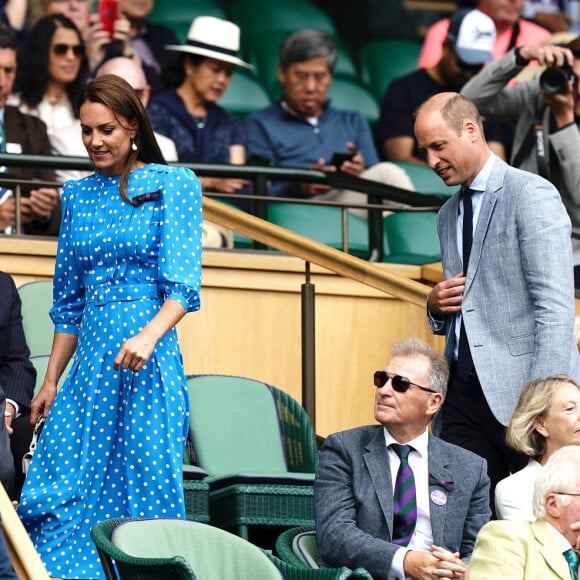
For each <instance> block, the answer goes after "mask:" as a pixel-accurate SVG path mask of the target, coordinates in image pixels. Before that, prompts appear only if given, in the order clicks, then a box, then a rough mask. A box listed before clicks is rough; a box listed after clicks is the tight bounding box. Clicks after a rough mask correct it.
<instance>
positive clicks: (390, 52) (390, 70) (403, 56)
mask: <svg viewBox="0 0 580 580" xmlns="http://www.w3.org/2000/svg"><path fill="white" fill-rule="evenodd" d="M421 46H422V45H421V43H420V42H419V41H416V40H409V39H405V38H379V39H375V40H371V41H369V42H367V43H366V44H364V45H363V46H361V48H360V49H359V51H358V57H359V66H360V74H361V79H362V81H363V82H364V83H365V84H366V85H367V86H368V87H369V88H370V90H371V91H372V93H373V95H374V96H375V98H376V99H377V101H378V102H381V100H382V99H383V95H384V94H385V91H386V90H387V87H388V86H389V83H390V82H391V81H392V80H393V79H395V78H397V77H400V76H403V75H405V74H407V73H410V72H413V71H414V70H415V69H416V68H417V61H418V60H419V53H420V52H421Z"/></svg>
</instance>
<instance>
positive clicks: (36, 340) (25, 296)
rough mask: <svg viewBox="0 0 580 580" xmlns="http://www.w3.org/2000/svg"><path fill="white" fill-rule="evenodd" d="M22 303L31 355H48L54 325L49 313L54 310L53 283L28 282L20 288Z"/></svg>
mask: <svg viewBox="0 0 580 580" xmlns="http://www.w3.org/2000/svg"><path fill="white" fill-rule="evenodd" d="M18 295H19V296H20V300H21V302H22V326H23V328H24V336H25V337H26V344H27V345H28V348H29V349H30V355H31V356H36V355H46V354H47V353H49V352H50V350H51V348H52V338H53V336H54V324H53V323H52V320H51V319H50V316H49V314H48V311H49V310H50V309H51V308H52V281H48V280H39V281H36V282H28V283H26V284H23V285H22V286H20V287H19V288H18Z"/></svg>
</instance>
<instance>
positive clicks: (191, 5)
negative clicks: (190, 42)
mask: <svg viewBox="0 0 580 580" xmlns="http://www.w3.org/2000/svg"><path fill="white" fill-rule="evenodd" d="M197 16H215V17H216V18H223V19H224V20H229V18H228V16H227V14H226V11H225V10H224V8H223V6H222V5H221V4H220V3H219V2H217V1H214V0H195V1H193V0H163V1H161V0H158V1H157V2H155V5H154V7H153V10H152V11H151V14H150V15H149V20H151V22H155V23H156V24H162V25H163V26H167V27H168V28H171V29H172V30H173V31H174V32H175V34H176V35H177V38H178V39H179V41H180V42H185V41H186V40H187V32H188V31H189V27H190V25H191V23H192V22H193V20H194V18H196V17H197Z"/></svg>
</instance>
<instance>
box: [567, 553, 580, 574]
mask: <svg viewBox="0 0 580 580" xmlns="http://www.w3.org/2000/svg"><path fill="white" fill-rule="evenodd" d="M564 558H566V561H567V562H568V568H570V577H571V578H572V580H578V562H579V561H580V560H579V558H578V554H577V553H576V552H575V551H574V550H572V548H570V549H569V550H566V551H565V552H564Z"/></svg>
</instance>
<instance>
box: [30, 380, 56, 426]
mask: <svg viewBox="0 0 580 580" xmlns="http://www.w3.org/2000/svg"><path fill="white" fill-rule="evenodd" d="M55 397H56V384H55V383H52V382H50V381H47V380H46V379H45V380H44V382H43V383H42V386H41V387H40V391H38V394H37V395H36V397H34V400H33V401H32V403H31V405H30V422H31V423H32V424H33V425H34V424H35V423H36V421H38V418H39V417H40V416H41V415H44V416H45V417H46V416H47V415H48V412H49V411H50V407H51V406H52V402H53V401H54V399H55Z"/></svg>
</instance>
